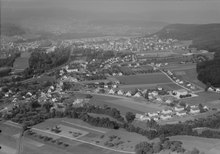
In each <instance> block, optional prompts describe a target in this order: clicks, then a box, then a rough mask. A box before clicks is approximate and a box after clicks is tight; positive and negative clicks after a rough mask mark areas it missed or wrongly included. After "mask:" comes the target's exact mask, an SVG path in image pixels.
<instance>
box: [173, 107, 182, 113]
mask: <svg viewBox="0 0 220 154" xmlns="http://www.w3.org/2000/svg"><path fill="white" fill-rule="evenodd" d="M174 110H175V111H177V112H180V111H183V110H184V107H174Z"/></svg>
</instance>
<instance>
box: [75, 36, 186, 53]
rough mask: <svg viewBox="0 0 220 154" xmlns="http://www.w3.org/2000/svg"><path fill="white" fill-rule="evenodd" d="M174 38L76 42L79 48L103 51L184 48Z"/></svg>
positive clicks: (104, 39) (154, 37)
mask: <svg viewBox="0 0 220 154" xmlns="http://www.w3.org/2000/svg"><path fill="white" fill-rule="evenodd" d="M177 42H178V41H177V40H175V39H159V38H158V36H156V35H155V36H152V37H133V38H128V37H121V38H117V39H106V38H105V37H103V39H102V40H98V41H97V40H96V41H90V42H86V41H82V42H81V44H78V45H77V47H79V48H90V49H102V50H104V51H108V50H114V51H133V52H143V51H144V52H148V51H164V50H177V49H181V50H186V49H187V47H186V46H183V45H178V44H177Z"/></svg>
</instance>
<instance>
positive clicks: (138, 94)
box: [133, 92, 141, 97]
mask: <svg viewBox="0 0 220 154" xmlns="http://www.w3.org/2000/svg"><path fill="white" fill-rule="evenodd" d="M133 97H141V93H140V92H137V93H136V94H134V96H133Z"/></svg>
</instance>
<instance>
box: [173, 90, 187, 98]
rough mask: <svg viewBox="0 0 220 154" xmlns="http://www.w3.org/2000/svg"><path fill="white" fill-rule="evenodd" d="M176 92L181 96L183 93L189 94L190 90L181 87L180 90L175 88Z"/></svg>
mask: <svg viewBox="0 0 220 154" xmlns="http://www.w3.org/2000/svg"><path fill="white" fill-rule="evenodd" d="M174 93H175V94H176V95H177V96H178V97H180V96H181V95H182V96H185V95H187V94H188V91H187V90H185V89H180V90H175V91H174Z"/></svg>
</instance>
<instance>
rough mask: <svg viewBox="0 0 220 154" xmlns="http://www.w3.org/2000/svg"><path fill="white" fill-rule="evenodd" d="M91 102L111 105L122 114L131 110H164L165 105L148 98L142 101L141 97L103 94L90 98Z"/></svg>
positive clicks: (142, 111)
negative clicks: (154, 102) (148, 100)
mask: <svg viewBox="0 0 220 154" xmlns="http://www.w3.org/2000/svg"><path fill="white" fill-rule="evenodd" d="M90 103H92V104H95V105H100V106H103V105H108V106H110V107H115V108H117V109H118V110H120V112H121V113H122V114H125V113H126V112H128V111H130V112H133V113H146V112H155V111H159V110H162V109H163V108H164V107H163V106H161V105H160V104H153V103H149V102H147V101H146V100H145V101H142V100H141V99H133V98H126V97H124V98H123V97H121V98H120V97H118V98H117V97H112V96H102V95H93V98H92V99H91V100H90Z"/></svg>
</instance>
